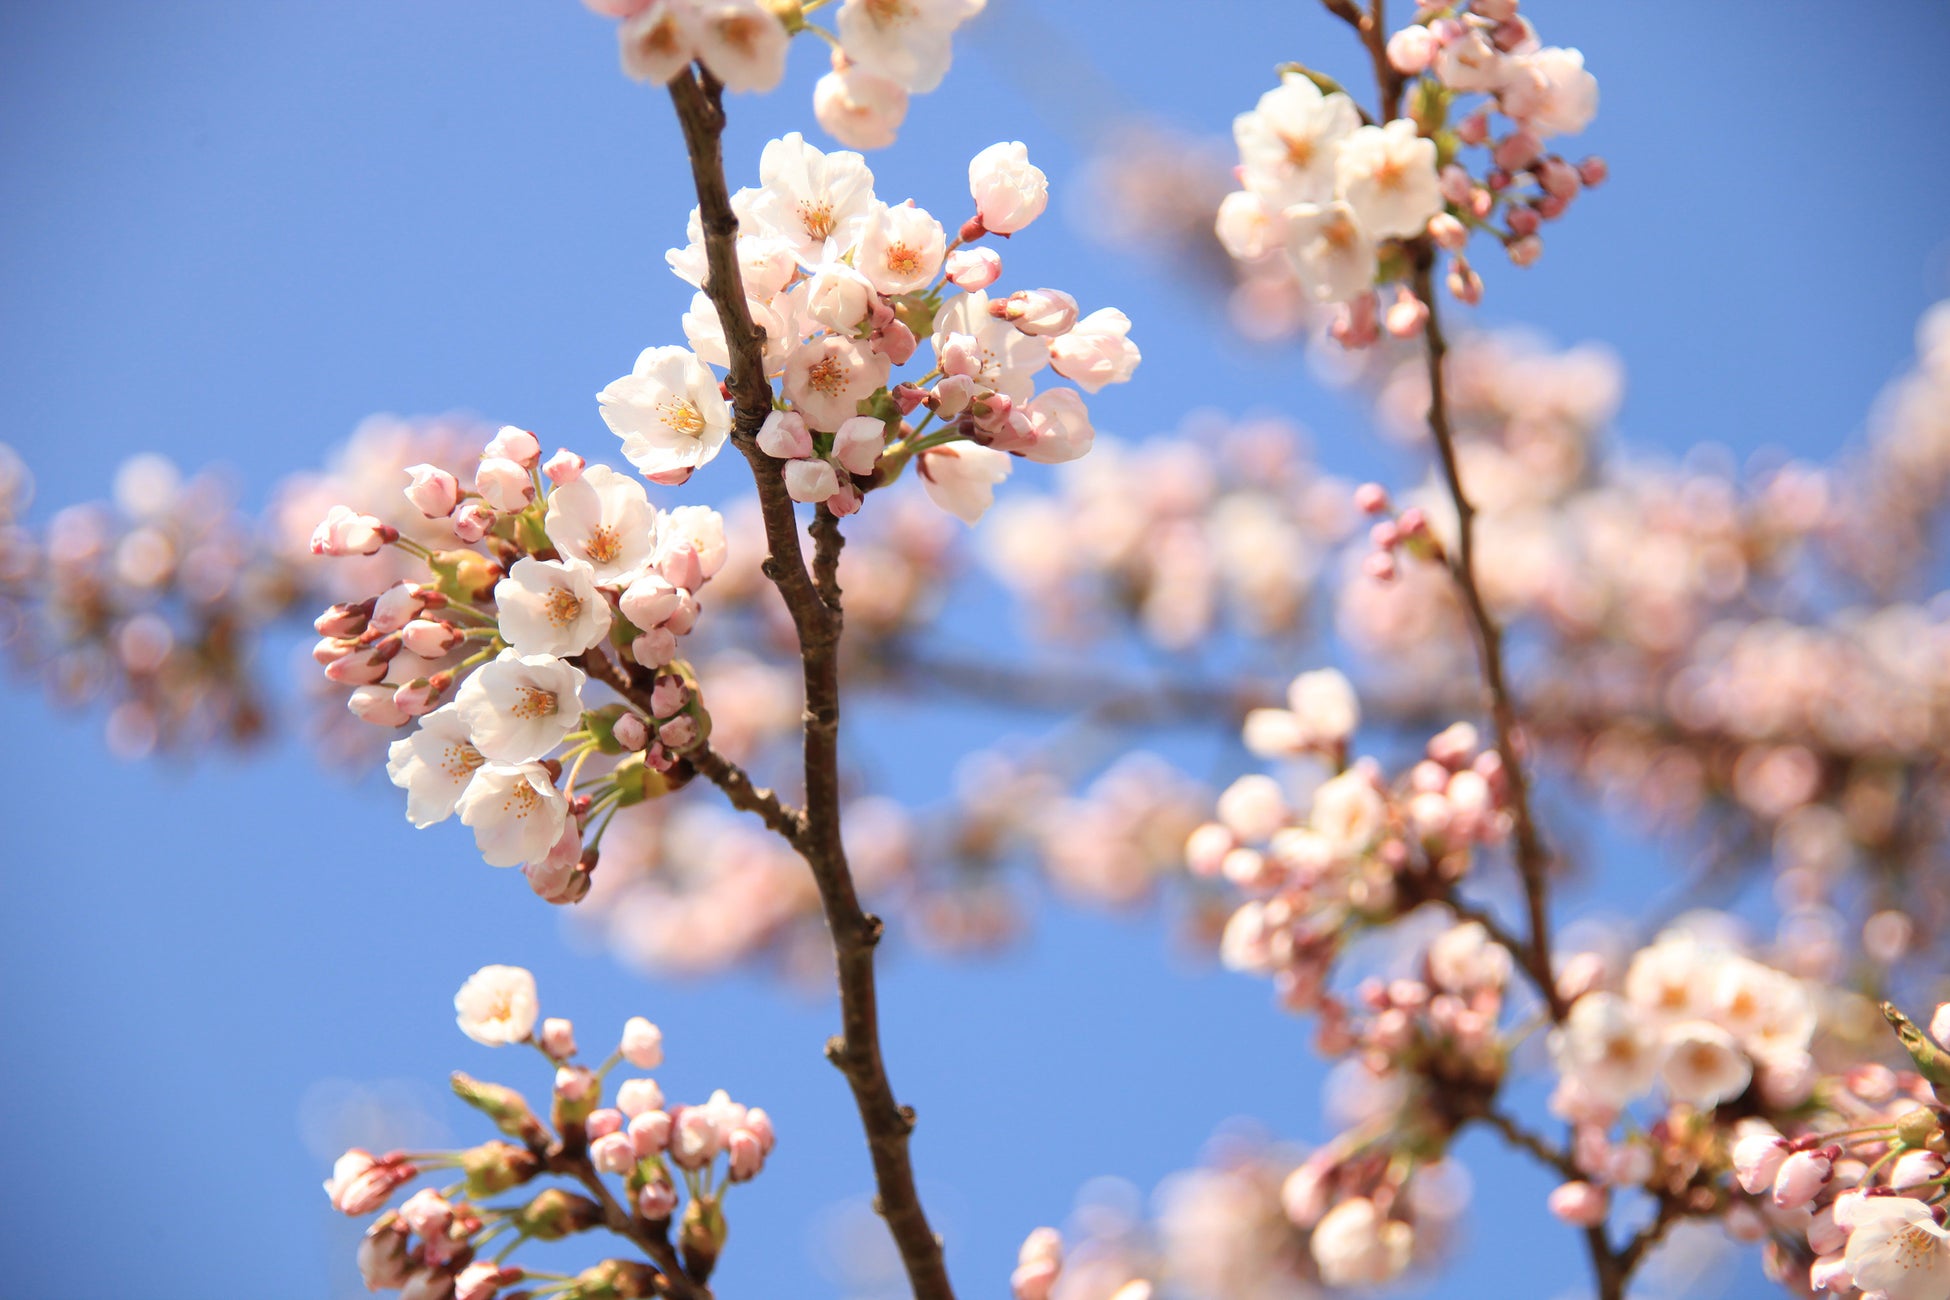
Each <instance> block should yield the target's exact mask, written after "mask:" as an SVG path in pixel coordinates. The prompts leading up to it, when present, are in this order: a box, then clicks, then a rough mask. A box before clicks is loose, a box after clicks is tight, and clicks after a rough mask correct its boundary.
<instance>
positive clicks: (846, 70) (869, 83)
mask: <svg viewBox="0 0 1950 1300" xmlns="http://www.w3.org/2000/svg"><path fill="white" fill-rule="evenodd" d="M813 116H814V117H815V118H817V119H818V120H819V125H820V126H821V127H822V128H824V129H825V131H826V134H828V135H830V136H832V137H833V138H834V139H835V140H838V141H839V142H840V143H841V144H843V145H845V146H846V147H847V148H849V149H885V148H886V147H887V146H889V145H891V144H893V143H894V139H895V137H896V136H897V135H898V134H899V132H900V127H901V123H902V122H904V121H906V120H907V90H906V88H905V87H903V86H902V85H901V84H900V83H899V82H898V81H894V80H892V79H891V78H888V77H883V76H880V75H879V74H877V73H873V72H869V71H867V70H866V69H865V68H861V67H856V66H854V65H853V64H851V63H849V62H847V61H846V59H845V58H844V56H842V55H839V54H837V53H835V56H834V59H833V70H832V71H831V72H829V73H827V74H826V75H825V76H823V77H821V78H820V79H819V81H818V83H817V84H816V85H814V86H813Z"/></svg>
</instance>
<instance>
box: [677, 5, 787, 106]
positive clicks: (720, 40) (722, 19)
mask: <svg viewBox="0 0 1950 1300" xmlns="http://www.w3.org/2000/svg"><path fill="white" fill-rule="evenodd" d="M688 3H689V4H690V6H691V19H690V28H691V31H692V33H693V39H694V40H695V42H696V47H697V55H698V57H699V58H700V59H702V60H703V61H704V66H705V67H707V68H709V69H711V73H712V75H713V76H715V77H717V79H718V80H719V81H722V82H723V83H724V85H725V89H726V90H734V91H748V92H752V93H763V92H764V91H768V90H771V89H773V88H774V87H776V86H777V85H778V84H779V81H780V79H781V78H783V77H784V76H785V53H786V47H787V45H788V44H790V43H791V40H792V38H791V36H790V35H788V34H787V32H786V30H785V24H783V23H781V22H780V21H779V20H778V18H776V17H775V16H773V14H772V12H771V11H770V10H769V9H767V8H766V7H765V5H764V4H762V3H760V0H688Z"/></svg>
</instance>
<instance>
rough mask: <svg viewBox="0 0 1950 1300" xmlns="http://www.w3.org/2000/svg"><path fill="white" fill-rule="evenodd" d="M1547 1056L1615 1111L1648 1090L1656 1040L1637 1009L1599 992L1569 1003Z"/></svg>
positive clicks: (1657, 1058) (1657, 1052)
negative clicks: (1569, 1006)
mask: <svg viewBox="0 0 1950 1300" xmlns="http://www.w3.org/2000/svg"><path fill="white" fill-rule="evenodd" d="M1551 1057H1552V1059H1553V1060H1554V1061H1555V1062H1556V1064H1557V1069H1558V1072H1559V1073H1560V1074H1563V1075H1565V1076H1566V1077H1567V1078H1572V1079H1575V1080H1576V1081H1577V1083H1578V1085H1579V1087H1580V1088H1581V1089H1582V1090H1583V1092H1584V1094H1585V1095H1586V1096H1588V1097H1590V1098H1591V1099H1592V1100H1594V1101H1597V1102H1599V1103H1601V1104H1602V1105H1605V1106H1609V1107H1612V1108H1614V1109H1616V1108H1617V1107H1621V1106H1623V1105H1624V1104H1625V1103H1626V1102H1628V1101H1631V1100H1632V1099H1634V1098H1636V1097H1641V1096H1643V1095H1644V1094H1645V1093H1646V1092H1647V1091H1648V1090H1650V1089H1651V1087H1652V1081H1653V1079H1654V1078H1655V1077H1657V1075H1658V1071H1659V1066H1660V1063H1661V1041H1660V1037H1659V1032H1658V1031H1657V1030H1656V1029H1654V1028H1653V1027H1652V1026H1651V1025H1649V1024H1647V1023H1646V1020H1645V1016H1644V1013H1643V1012H1641V1011H1640V1010H1639V1008H1638V1007H1636V1006H1635V1005H1633V1004H1632V1003H1630V1002H1628V1001H1626V1000H1625V999H1624V998H1621V997H1619V996H1618V995H1617V994H1616V993H1610V992H1606V991H1604V990H1599V991H1598V992H1595V993H1587V994H1585V995H1584V996H1583V997H1581V998H1579V999H1578V1000H1577V1001H1576V1002H1573V1003H1572V1004H1571V1010H1570V1012H1569V1014H1567V1015H1566V1016H1565V1018H1564V1024H1563V1026H1562V1027H1560V1028H1559V1029H1557V1030H1555V1031H1553V1033H1552V1034H1551Z"/></svg>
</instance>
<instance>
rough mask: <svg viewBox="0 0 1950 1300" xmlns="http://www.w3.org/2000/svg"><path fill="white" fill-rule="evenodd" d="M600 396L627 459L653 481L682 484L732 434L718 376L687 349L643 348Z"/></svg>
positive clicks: (613, 431) (609, 423) (612, 430)
mask: <svg viewBox="0 0 1950 1300" xmlns="http://www.w3.org/2000/svg"><path fill="white" fill-rule="evenodd" d="M596 400H597V402H598V403H599V404H600V406H601V409H602V417H603V423H604V424H607V425H608V426H609V428H610V432H612V433H614V434H615V435H616V436H617V437H618V438H620V439H622V442H623V455H624V457H625V458H626V459H627V460H628V461H629V462H630V463H631V464H632V465H634V466H636V468H637V470H638V471H639V472H641V473H642V474H643V475H644V476H645V477H646V478H649V479H650V480H652V481H653V482H658V483H681V482H683V481H684V480H685V479H687V478H689V477H690V475H691V473H692V472H693V471H694V470H696V469H697V467H698V466H700V465H703V464H704V463H705V462H707V461H709V460H710V459H711V458H712V457H714V456H716V455H717V454H718V451H719V450H720V449H721V448H722V447H723V446H724V441H725V438H726V437H728V436H729V435H730V433H731V407H730V405H729V404H728V403H726V401H725V399H724V394H723V393H721V392H720V391H719V389H718V381H717V378H716V377H715V376H713V375H712V373H711V372H710V371H709V370H707V369H706V368H705V367H704V364H703V363H702V362H700V361H699V360H698V359H697V356H696V355H695V354H694V353H692V352H691V351H690V350H689V349H687V348H678V347H663V348H645V349H644V350H643V352H642V353H641V354H640V355H639V356H638V357H637V359H636V365H635V366H634V367H633V368H632V369H631V371H630V373H629V374H627V375H625V376H623V377H622V378H621V379H617V380H614V381H612V382H611V383H610V384H609V385H608V386H607V387H606V388H604V389H603V391H602V392H600V393H598V394H597V395H596Z"/></svg>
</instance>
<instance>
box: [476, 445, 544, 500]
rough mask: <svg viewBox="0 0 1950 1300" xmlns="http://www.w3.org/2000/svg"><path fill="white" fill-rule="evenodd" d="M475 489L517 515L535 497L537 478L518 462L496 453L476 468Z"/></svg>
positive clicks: (486, 498) (482, 495) (483, 496)
mask: <svg viewBox="0 0 1950 1300" xmlns="http://www.w3.org/2000/svg"><path fill="white" fill-rule="evenodd" d="M474 490H475V491H476V492H479V493H480V494H481V498H482V499H483V500H485V501H486V502H487V503H488V504H489V505H491V506H493V507H494V508H495V509H496V510H499V511H501V512H503V513H504V514H514V513H515V512H517V511H519V510H522V509H524V508H525V507H526V506H527V505H528V503H529V502H530V501H533V500H534V499H535V480H534V479H532V478H530V477H529V475H528V471H527V470H526V469H524V468H522V467H521V465H520V464H518V463H517V462H515V461H512V460H508V459H506V458H504V457H500V456H493V457H489V458H488V459H486V460H483V461H482V462H481V463H480V465H479V467H477V468H476V469H475V471H474Z"/></svg>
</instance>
